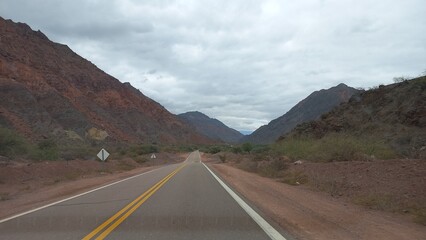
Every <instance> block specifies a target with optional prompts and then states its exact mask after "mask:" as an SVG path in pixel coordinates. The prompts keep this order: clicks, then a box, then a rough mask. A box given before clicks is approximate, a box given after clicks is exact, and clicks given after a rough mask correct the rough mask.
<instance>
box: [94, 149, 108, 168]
mask: <svg viewBox="0 0 426 240" xmlns="http://www.w3.org/2000/svg"><path fill="white" fill-rule="evenodd" d="M97 156H98V158H99V159H100V160H101V161H102V162H103V163H102V166H103V168H104V170H105V161H106V159H107V158H108V156H109V152H107V150H105V149H103V148H102V149H101V151H99V153H98V155H97Z"/></svg>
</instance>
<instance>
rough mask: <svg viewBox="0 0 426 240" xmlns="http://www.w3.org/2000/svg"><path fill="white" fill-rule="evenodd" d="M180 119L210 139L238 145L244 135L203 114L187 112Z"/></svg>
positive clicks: (180, 115)
mask: <svg viewBox="0 0 426 240" xmlns="http://www.w3.org/2000/svg"><path fill="white" fill-rule="evenodd" d="M178 116H179V118H180V119H182V120H183V121H185V122H186V123H188V124H189V125H191V126H192V127H194V128H195V130H196V131H197V132H199V133H201V134H203V135H205V136H207V137H208V138H210V139H213V140H218V141H222V142H226V143H237V142H238V141H239V140H240V139H241V138H242V137H243V134H241V133H240V132H238V131H237V130H234V129H232V128H229V127H228V126H226V125H225V124H223V123H222V122H221V121H219V120H217V119H214V118H210V117H208V116H207V115H205V114H203V113H201V112H196V111H195V112H187V113H182V114H179V115H178Z"/></svg>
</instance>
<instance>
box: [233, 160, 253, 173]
mask: <svg viewBox="0 0 426 240" xmlns="http://www.w3.org/2000/svg"><path fill="white" fill-rule="evenodd" d="M237 167H238V168H240V169H242V170H245V171H248V172H257V162H255V161H252V160H250V159H243V160H241V162H240V163H239V164H238V165H237Z"/></svg>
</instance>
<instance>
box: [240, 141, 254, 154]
mask: <svg viewBox="0 0 426 240" xmlns="http://www.w3.org/2000/svg"><path fill="white" fill-rule="evenodd" d="M241 149H242V150H243V151H244V152H247V153H249V152H251V150H252V149H253V145H252V144H251V143H249V142H246V143H243V145H241Z"/></svg>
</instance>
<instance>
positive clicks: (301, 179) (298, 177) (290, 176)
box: [281, 171, 308, 186]
mask: <svg viewBox="0 0 426 240" xmlns="http://www.w3.org/2000/svg"><path fill="white" fill-rule="evenodd" d="M281 181H282V182H283V183H287V184H290V185H295V186H296V185H299V184H305V183H307V182H308V177H307V176H306V175H305V174H304V173H303V172H302V171H286V172H284V174H283V177H282V180H281Z"/></svg>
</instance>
